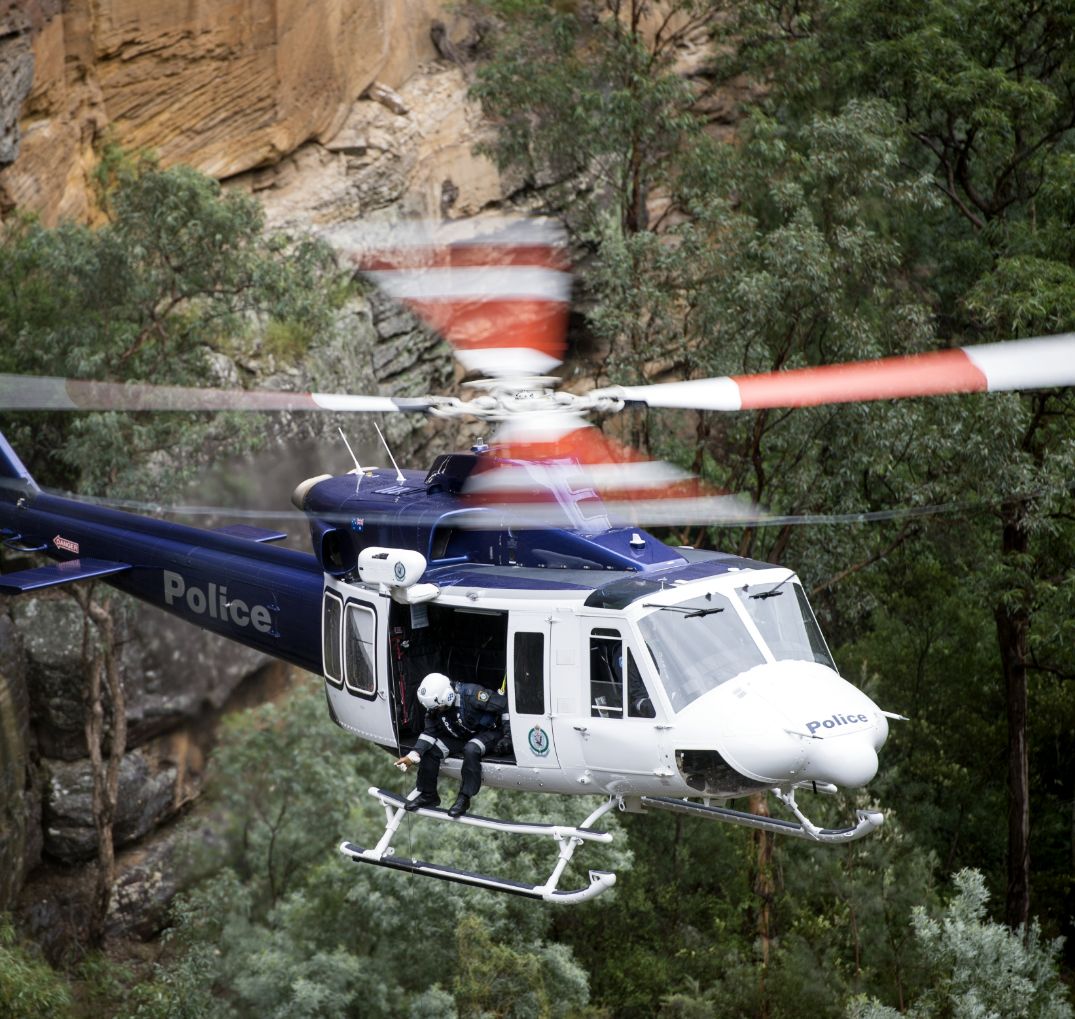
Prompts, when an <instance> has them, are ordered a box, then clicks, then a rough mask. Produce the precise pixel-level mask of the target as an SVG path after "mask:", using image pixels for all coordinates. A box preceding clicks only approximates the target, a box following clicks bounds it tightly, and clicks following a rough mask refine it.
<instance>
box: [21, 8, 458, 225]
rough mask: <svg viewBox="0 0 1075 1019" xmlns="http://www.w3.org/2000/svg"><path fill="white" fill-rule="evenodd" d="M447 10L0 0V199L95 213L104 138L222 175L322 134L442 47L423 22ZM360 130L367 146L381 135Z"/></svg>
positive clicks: (325, 139) (78, 215)
mask: <svg viewBox="0 0 1075 1019" xmlns="http://www.w3.org/2000/svg"><path fill="white" fill-rule="evenodd" d="M446 7H447V4H446V3H445V2H444V0H406V2H405V3H404V2H401V0H316V2H315V0H190V2H188V3H183V4H176V3H174V2H172V0H66V2H63V3H61V0H0V211H2V210H4V209H8V210H10V209H11V208H13V207H15V206H17V207H19V208H22V209H25V210H28V211H33V212H36V213H38V214H40V215H41V216H42V217H43V219H44V220H45V221H46V222H49V223H54V222H56V221H58V220H59V219H61V218H63V217H69V218H74V219H86V218H88V217H90V216H91V215H92V199H91V191H92V189H91V187H90V180H91V174H92V168H93V165H94V146H95V145H98V144H99V143H100V142H101V141H102V139H104V138H105V137H113V138H115V140H116V141H118V142H119V143H120V144H122V145H124V146H125V147H130V148H138V147H147V148H151V149H153V150H154V151H156V152H157V153H158V155H159V156H160V158H161V161H162V162H163V164H164V165H166V166H167V165H172V164H174V163H187V164H190V165H192V166H194V167H196V168H198V169H200V170H202V171H204V172H206V173H208V174H211V175H212V176H215V177H217V178H221V179H223V178H227V177H231V176H234V175H236V174H240V173H243V172H244V171H248V170H251V169H254V168H257V167H271V166H274V165H276V164H277V163H278V162H280V160H281V159H283V158H284V157H286V156H289V155H290V154H291V153H294V152H295V151H296V150H298V149H299V148H300V146H302V145H303V144H304V143H306V142H311V141H313V142H318V143H322V144H324V143H331V142H332V140H333V139H335V138H336V137H337V136H338V135H339V134H340V132H341V129H343V128H344V127H345V125H348V120H349V118H350V117H351V115H352V112H353V109H354V105H355V103H356V100H358V99H359V97H360V96H362V95H363V94H364V93H365V92H366V90H367V89H368V88H369V86H370V85H371V84H373V83H374V82H377V83H379V84H380V85H383V86H387V88H388V89H389V90H394V89H397V88H399V87H400V86H403V85H404V84H405V83H407V82H408V81H409V80H410V79H412V78H413V77H414V76H415V74H416V72H417V71H418V70H419V68H420V67H421V66H422V65H423V64H425V63H427V62H429V61H433V60H435V59H436V58H437V56H438V53H437V50H436V49H435V47H434V44H433V40H432V37H431V32H430V29H431V26H432V24H433V22H434V20H435V19H437V18H438V17H440V18H447V20H448V21H449V26H450V27H451V23H452V18H451V15H450V14H448V15H446V14H445V10H444V9H445V8H446ZM456 30H457V31H458V30H459V29H458V26H457V29H456ZM440 98H441V99H443V95H441V96H440ZM454 101H455V102H456V103H458V102H459V100H458V98H457V99H456V100H454ZM394 115H396V116H400V115H401V114H394ZM402 115H403V116H406V114H402ZM355 130H356V127H355V125H354V124H353V123H352V124H350V125H349V126H348V132H349V134H348V137H352V136H353V135H354V133H355ZM390 133H391V132H390ZM363 137H364V140H365V142H366V143H367V144H366V150H367V151H373V150H375V149H376V147H377V138H378V137H379V136H378V135H376V132H373V133H370V134H367V135H365V136H363ZM427 137H428V135H427ZM432 144H437V141H436V139H434V140H433V141H432ZM349 147H351V146H349V145H347V144H344V143H340V145H338V146H337V147H336V148H335V149H329V150H328V151H335V152H341V151H345V150H346V149H348V148H349ZM436 183H437V184H439V183H440V182H439V181H438V182H436Z"/></svg>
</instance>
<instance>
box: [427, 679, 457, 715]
mask: <svg viewBox="0 0 1075 1019" xmlns="http://www.w3.org/2000/svg"><path fill="white" fill-rule="evenodd" d="M418 700H419V702H420V703H421V705H422V707H423V708H425V709H426V711H432V710H433V709H434V708H450V707H451V706H452V705H453V704H454V703H455V690H453V689H452V681H451V680H450V679H449V678H448V677H447V676H445V675H444V673H443V672H431V673H430V674H429V675H428V676H426V678H425V679H423V680H422V685H421V686H420V687H418Z"/></svg>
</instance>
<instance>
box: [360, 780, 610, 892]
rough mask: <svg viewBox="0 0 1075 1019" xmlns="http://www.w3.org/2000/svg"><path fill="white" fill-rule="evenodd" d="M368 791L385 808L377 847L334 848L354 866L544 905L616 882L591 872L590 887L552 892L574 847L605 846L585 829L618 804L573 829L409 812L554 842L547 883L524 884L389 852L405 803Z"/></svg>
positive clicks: (602, 836)
mask: <svg viewBox="0 0 1075 1019" xmlns="http://www.w3.org/2000/svg"><path fill="white" fill-rule="evenodd" d="M369 792H370V795H371V796H373V797H375V798H376V799H378V800H380V802H381V805H382V806H383V807H384V809H385V815H386V822H385V831H384V834H383V835H382V836H381V838H380V840H379V841H378V842H377V845H376V846H374V847H373V848H372V849H363V848H362V847H361V846H358V845H355V844H354V843H353V842H342V843H340V852H341V853H342V854H343V855H344V856H346V857H348V858H349V859H351V860H354V861H355V863H372V864H374V865H375V866H379V867H389V868H392V869H394V870H402V871H407V872H409V873H411V874H420V875H422V876H425V877H435V878H438V879H439V880H441V881H454V882H457V883H459V884H468V885H473V886H475V887H477V888H486V889H489V890H490V891H497V892H506V893H508V894H509V895H523V896H526V897H528V898H532V899H542V900H544V901H545V902H558V903H561V904H573V903H576V902H585V901H586V900H587V899H593V898H596V897H597V896H598V895H600V894H601V893H602V892H604V891H606V890H607V889H609V888H611V887H612V886H613V885H614V884H615V883H616V875H615V874H612V873H609V872H608V871H594V870H591V871H590V884H589V885H588V886H587V887H586V888H579V889H576V890H575V891H560V890H559V889H558V888H557V885H558V884H559V882H560V878H561V877H562V875H563V872H564V869H565V868H566V867H567V865H568V863H569V862H570V861H571V857H572V856H573V855H574V853H575V849H576V848H577V847H578V846H580V845H582V843H583V842H600V843H604V844H608V843H609V842H611V841H612V835H611V834H610V833H609V832H603V831H595V830H594V829H593V828H591V827H590V826H591V825H592V824H594V823H595V822H596V821H597V820H598V819H599V818H601V817H603V816H604V815H605V814H606V813H608V811H609V810H611V809H612V807H613V806H615V805H616V803H617V802H618V801H617V800H616V799H615V798H610V799H608V800H607V801H606V802H604V803H602V804H601V805H600V806H599V807H598V808H597V809H596V810H594V811H593V812H592V813H591V814H590V815H589V817H587V818H586V820H585V821H583V822H582V824H581V825H579V826H578V827H572V826H570V825H559V824H539V823H534V822H527V821H503V820H501V819H499V818H495V817H482V816H481V815H480V814H463V815H462V816H461V817H451V816H450V815H449V814H448V813H447V812H446V811H444V810H438V809H436V808H432V807H420V808H419V809H418V810H415V811H413V812H411V813H412V814H413V815H414V816H417V817H427V818H431V819H432V820H436V821H450V822H452V823H454V824H469V825H471V826H473V827H477V828H487V829H489V830H491V831H499V832H503V833H505V834H508V835H538V836H545V837H547V838H551V839H553V840H555V842H556V843H557V845H558V847H559V853H558V855H557V860H556V864H555V866H554V867H553V869H552V873H551V874H550V875H549V877H548V880H547V881H545V883H544V884H540V885H528V884H526V883H524V882H521V881H513V880H511V879H509V878H500V877H496V876H493V875H489V874H480V873H477V872H474V871H466V870H459V869H457V868H455V867H445V866H441V865H439V864H435V863H426V862H424V861H422V860H411V859H407V858H403V857H397V856H396V855H395V850H394V849H393V848H392V839H393V838H394V837H395V834H396V832H397V830H398V829H399V826H400V823H401V822H402V821H403V818H404V817H405V816H406V814H407V813H408V812H407V811H406V810H405V805H406V802H407V800H406V798H404V797H402V796H399V795H397V794H396V793H392V792H388V791H387V790H385V789H377V788H376V787H371V788H370V790H369Z"/></svg>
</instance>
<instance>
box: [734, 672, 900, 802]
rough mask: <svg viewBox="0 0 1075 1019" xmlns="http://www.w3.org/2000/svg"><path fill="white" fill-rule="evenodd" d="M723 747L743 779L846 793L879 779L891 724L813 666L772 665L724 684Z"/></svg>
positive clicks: (865, 701)
mask: <svg viewBox="0 0 1075 1019" xmlns="http://www.w3.org/2000/svg"><path fill="white" fill-rule="evenodd" d="M714 693H715V694H717V695H718V697H717V698H715V700H719V701H720V703H719V704H717V703H714V705H713V707H714V709H715V712H716V717H717V718H718V719H719V721H718V723H717V749H718V750H719V751H720V753H721V755H722V756H723V757H724V759H725V760H726V761H727V762H728V764H730V765H731V766H732V767H733V768H734V769H735V770H736V771H738V772H740V774H743V775H746V776H747V777H749V778H752V779H754V780H756V781H761V782H765V783H767V784H772V785H785V784H793V783H795V782H804V781H814V782H824V783H832V784H833V785H837V786H842V787H844V788H856V787H859V786H863V785H866V784H867V783H868V782H869V781H870V780H871V779H872V778H873V777H874V775H875V774H877V763H878V762H877V751H878V750H879V749H880V748H881V747H882V746H883V745H884V742H885V740H886V739H887V737H888V721H887V720H886V718H885V716H884V715H883V714H882V713H881V711H880V709H879V708H878V707H877V705H875V704H874V703H873V701H871V700H870V698H869V697H867V696H866V695H865V694H864V693H863V692H862V691H861V690H859V689H858V688H857V687H854V686H852V685H851V684H850V683H848V682H847V681H846V680H844V679H842V678H841V677H840V676H839V675H838V674H837V673H836V672H834V671H833V670H832V669H830V668H828V667H827V666H824V665H821V664H819V663H814V662H773V663H768V664H766V665H759V666H756V667H755V668H753V669H751V670H749V671H748V672H745V673H743V674H742V675H740V676H738V677H736V678H735V679H734V680H729V681H728V682H727V683H725V684H723V685H722V686H721V687H719V688H718V689H717V690H716V691H714Z"/></svg>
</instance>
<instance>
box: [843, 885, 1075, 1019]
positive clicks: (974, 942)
mask: <svg viewBox="0 0 1075 1019" xmlns="http://www.w3.org/2000/svg"><path fill="white" fill-rule="evenodd" d="M954 883H955V888H956V895H955V897H954V898H953V899H952V901H951V902H950V903H949V904H948V908H947V909H946V910H945V912H944V915H943V916H942V917H941V918H940V919H932V918H931V917H930V916H929V913H928V912H927V910H925V909H924V908H923V907H921V906H919V907H916V909H915V911H914V919H913V927H914V936H915V940H916V941H917V942H918V944H919V946H920V949H921V952H922V955H923V957H924V958H925V959H926V960H928V970H929V974H928V981H927V983H926V987H925V989H924V990H923V991H922V993H921V994H920V995H919V996H918V998H917V1000H916V1001H915V1002H914V1004H913V1005H912V1006H911V1007H910V1008H909V1009H907V1010H906V1012H903V1011H902V1010H901V1011H899V1012H898V1011H896V1010H895V1009H892V1008H888V1007H885V1006H883V1005H880V1004H879V1003H878V1002H877V1001H875V1000H866V999H859V1000H857V1001H856V1002H854V1003H852V1004H851V1005H849V1007H848V1010H847V1015H848V1017H849V1019H895V1017H896V1016H898V1015H901V1014H905V1015H908V1016H911V1017H913V1019H932V1017H934V1016H952V1017H955V1019H971V1017H979V1016H981V1017H985V1016H998V1017H999V1016H1025V1017H1027V1019H1068V1017H1070V1016H1071V1015H1072V1014H1073V1012H1072V1008H1071V1005H1070V1003H1069V1002H1068V995H1067V990H1066V988H1065V987H1064V986H1063V984H1062V983H1061V981H1060V979H1059V975H1058V972H1057V956H1058V955H1059V952H1060V944H1059V942H1058V941H1053V942H1043V941H1042V938H1041V931H1040V929H1039V928H1038V926H1037V924H1036V923H1034V924H1032V925H1031V927H1030V929H1029V930H1027V931H1025V932H1022V931H1012V930H1009V929H1008V928H1007V927H1004V926H1002V925H1001V924H998V923H994V922H993V921H991V920H989V919H988V917H987V916H986V902H987V900H988V898H989V896H988V893H987V892H986V890H985V882H984V881H983V879H982V876H981V874H979V873H978V872H977V871H973V870H963V871H960V872H959V873H958V874H956V875H955V878H954Z"/></svg>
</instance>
